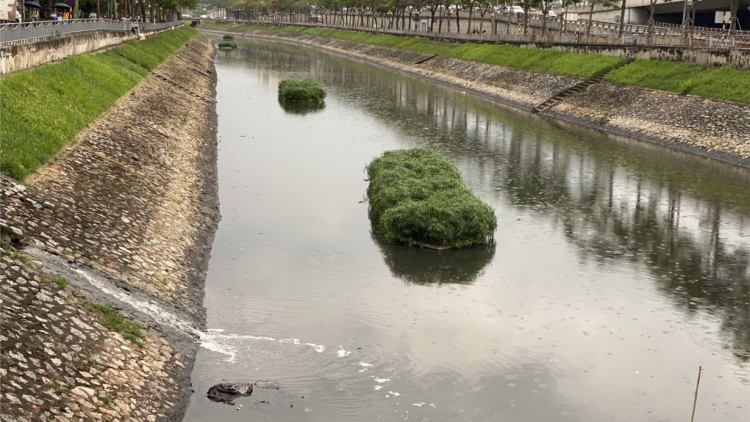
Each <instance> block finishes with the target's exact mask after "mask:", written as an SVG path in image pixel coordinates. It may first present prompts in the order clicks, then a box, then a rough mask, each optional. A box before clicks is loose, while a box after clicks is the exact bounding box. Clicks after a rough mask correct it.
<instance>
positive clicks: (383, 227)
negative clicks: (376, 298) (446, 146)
mask: <svg viewBox="0 0 750 422" xmlns="http://www.w3.org/2000/svg"><path fill="white" fill-rule="evenodd" d="M367 174H368V175H369V176H370V186H369V188H368V189H367V195H368V197H369V200H370V217H371V218H372V219H373V224H374V226H375V227H376V230H378V231H381V232H383V233H384V234H385V236H386V238H387V239H389V240H391V241H395V242H399V243H405V244H408V245H423V244H426V245H433V246H438V247H462V246H469V245H474V244H482V243H491V241H492V239H493V236H494V233H495V229H496V228H497V218H496V217H495V213H494V211H493V210H492V208H491V207H490V206H489V205H487V204H485V203H484V202H482V201H480V200H479V198H477V197H476V196H474V194H472V193H471V192H470V191H469V189H467V188H466V186H465V185H464V183H463V181H462V180H461V175H460V174H459V172H458V169H456V166H454V165H453V163H452V162H451V161H450V160H448V159H446V158H445V157H443V156H441V155H439V154H437V153H435V152H432V151H429V150H425V149H409V150H397V151H388V152H385V153H384V154H383V155H382V156H380V157H378V158H376V159H375V160H373V161H372V162H371V163H370V164H369V165H368V166H367Z"/></svg>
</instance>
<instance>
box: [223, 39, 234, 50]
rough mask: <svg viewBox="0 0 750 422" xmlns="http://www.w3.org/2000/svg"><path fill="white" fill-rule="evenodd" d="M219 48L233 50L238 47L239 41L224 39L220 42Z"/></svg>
mask: <svg viewBox="0 0 750 422" xmlns="http://www.w3.org/2000/svg"><path fill="white" fill-rule="evenodd" d="M219 48H221V49H224V50H232V49H234V48H237V43H236V42H234V41H232V40H229V41H222V42H220V43H219Z"/></svg>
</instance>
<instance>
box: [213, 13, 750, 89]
mask: <svg viewBox="0 0 750 422" xmlns="http://www.w3.org/2000/svg"><path fill="white" fill-rule="evenodd" d="M206 27H209V28H217V29H224V30H230V31H242V30H248V29H257V30H263V31H273V32H288V33H300V34H307V35H317V36H321V37H328V38H337V39H342V40H348V41H354V42H360V43H365V44H374V45H380V46H384V47H392V48H399V49H402V50H408V51H414V52H417V53H423V54H436V55H438V56H445V57H451V58H455V59H461V60H471V61H476V62H482V63H489V64H496V65H500V66H506V67H512V68H517V69H526V70H533V71H536V72H545V73H552V74H558V75H565V76H578V77H582V78H590V77H592V76H595V75H597V74H599V73H601V72H604V71H607V70H610V69H613V68H614V67H616V66H617V65H618V64H620V63H622V62H623V59H620V58H616V57H603V56H598V55H594V54H575V53H564V52H560V51H553V50H542V49H538V48H521V47H514V46H508V45H500V44H475V43H464V44H452V43H446V42H439V41H429V40H422V39H416V38H409V37H401V36H395V35H372V34H369V33H365V32H353V31H341V30H335V29H323V28H305V27H291V26H285V27H275V26H248V25H238V24H207V25H206ZM604 80H605V81H606V82H611V83H617V84H621V85H631V86H637V87H641V88H650V89H656V90H660V91H667V92H674V93H677V94H690V95H697V96H701V97H706V98H714V99H719V100H728V101H736V102H739V103H744V104H750V70H738V69H735V68H733V67H731V66H724V67H721V68H709V67H705V66H704V67H700V66H693V65H691V64H689V63H674V62H666V61H659V60H636V61H635V62H633V63H631V64H629V65H627V66H624V67H621V68H619V69H617V70H615V71H613V72H612V73H610V74H609V75H607V76H606V77H605V79H604Z"/></svg>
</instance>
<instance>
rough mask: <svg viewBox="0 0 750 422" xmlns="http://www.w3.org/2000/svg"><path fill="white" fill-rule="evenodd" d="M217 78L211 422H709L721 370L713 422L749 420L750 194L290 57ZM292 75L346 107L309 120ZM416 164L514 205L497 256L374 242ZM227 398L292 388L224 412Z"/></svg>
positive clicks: (435, 90)
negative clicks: (294, 105)
mask: <svg viewBox="0 0 750 422" xmlns="http://www.w3.org/2000/svg"><path fill="white" fill-rule="evenodd" d="M217 71H218V76H219V85H218V96H219V102H218V112H219V115H220V118H219V131H220V137H221V143H220V155H219V171H220V192H221V211H222V215H223V220H222V223H221V226H220V228H219V232H218V235H217V239H216V242H215V245H214V249H213V258H212V261H211V267H210V273H209V275H208V280H207V289H206V295H207V296H206V307H207V309H208V325H209V327H210V328H211V329H213V330H215V331H211V333H210V334H208V335H206V336H204V338H203V341H204V342H205V344H204V346H205V347H204V348H202V349H201V351H200V353H199V355H198V360H197V363H196V367H195V371H194V374H193V380H194V383H195V389H196V393H195V395H194V397H193V399H192V403H191V405H190V408H189V410H188V415H187V417H186V420H187V421H247V420H253V421H365V420H367V421H369V420H388V421H391V420H392V421H395V420H412V421H415V420H416V421H427V420H429V421H503V420H507V421H591V422H599V421H603V420H608V421H636V420H637V421H685V420H688V419H689V417H690V412H691V408H692V402H693V394H694V391H695V381H696V376H697V370H698V366H701V365H702V366H703V369H704V372H703V378H702V380H701V386H700V394H699V399H698V408H697V411H696V420H697V421H709V420H710V421H733V420H748V416H749V415H750V237H749V236H750V189H748V188H749V187H750V173H748V172H746V171H743V170H739V169H737V168H733V167H729V166H724V165H721V164H717V163H714V162H709V161H707V160H703V159H698V158H695V157H690V156H686V155H684V154H680V153H674V152H670V151H667V150H664V149H662V148H658V147H653V146H647V145H643V144H639V143H636V142H630V141H626V140H615V139H611V138H608V137H607V136H605V135H602V134H598V133H596V132H592V131H589V130H585V129H580V128H575V127H567V126H562V125H561V124H559V123H554V122H550V121H549V120H546V119H544V118H541V117H539V116H532V115H528V114H524V113H520V112H516V111H513V110H507V109H505V108H502V107H500V106H497V105H493V104H490V103H487V102H484V101H482V100H480V99H477V98H473V97H471V96H468V95H466V94H463V93H461V92H458V91H453V90H449V89H444V88H440V87H436V86H433V85H430V84H427V83H424V82H421V81H416V80H412V79H408V78H405V77H402V76H398V75H395V74H391V73H388V72H384V71H381V70H377V69H374V68H371V67H368V66H364V65H361V64H354V63H351V62H347V61H344V60H341V59H337V58H331V57H329V56H325V55H322V54H319V53H312V52H305V51H302V50H297V49H293V48H290V47H286V46H278V45H276V46H274V45H245V46H242V47H241V48H240V49H238V50H237V51H236V52H228V53H220V54H219V57H218V62H217ZM288 77H295V78H305V77H312V78H314V79H316V80H318V81H320V82H321V84H322V85H323V86H324V88H325V89H326V90H327V92H328V98H327V100H326V107H325V108H324V109H322V110H319V111H315V112H310V113H307V114H303V113H298V112H296V113H295V112H285V111H284V110H283V109H282V108H281V107H280V106H279V104H278V103H277V101H276V84H277V83H278V82H279V81H280V80H282V79H284V78H288ZM412 147H425V148H431V149H434V150H436V151H438V152H440V153H442V154H445V155H447V156H448V157H450V158H451V159H453V160H454V161H455V163H456V165H457V166H458V167H459V169H460V170H461V173H462V175H463V178H464V181H465V182H466V184H467V185H468V186H469V188H470V189H471V190H472V191H473V192H475V193H476V194H477V195H478V196H479V197H481V199H482V200H484V201H486V202H488V203H490V204H491V205H492V206H493V207H494V209H495V211H496V214H497V217H498V223H499V228H498V231H497V233H496V235H495V239H496V242H497V245H496V247H495V248H489V249H488V248H473V249H465V250H460V251H450V252H442V253H438V252H430V251H423V250H416V249H409V248H405V247H401V246H396V245H389V244H385V243H383V242H382V241H381V240H380V239H378V238H377V237H376V236H373V235H372V234H371V226H370V222H369V220H368V216H367V205H366V204H365V203H361V202H360V201H362V200H363V199H364V195H365V190H366V188H367V183H366V182H365V181H364V180H363V179H365V178H366V176H365V174H364V171H363V169H364V167H365V165H366V164H367V163H368V162H369V161H370V160H371V159H372V158H374V157H375V156H377V155H378V154H380V153H381V152H382V151H384V150H389V149H395V148H412ZM221 330H223V331H221ZM222 379H227V380H230V381H237V382H240V381H242V382H247V381H256V380H270V381H274V380H275V381H278V382H279V383H280V385H281V389H280V390H275V389H256V391H255V392H254V393H253V395H252V396H251V397H248V398H242V399H239V400H238V401H237V405H236V406H228V405H223V404H216V403H211V402H209V401H208V400H207V399H206V398H205V392H206V391H207V390H208V388H209V387H210V386H211V385H213V384H215V383H217V382H219V381H221V380H222ZM261 401H267V402H268V403H263V402H261ZM240 404H241V405H242V407H241V408H239V409H238V408H237V407H238V405H240Z"/></svg>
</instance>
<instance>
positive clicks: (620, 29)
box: [617, 0, 627, 37]
mask: <svg viewBox="0 0 750 422" xmlns="http://www.w3.org/2000/svg"><path fill="white" fill-rule="evenodd" d="M626 3H627V0H622V4H621V5H620V7H621V8H622V9H621V10H620V25H618V26H617V36H618V37H619V36H620V34H622V32H623V29H624V28H625V4H626Z"/></svg>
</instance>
